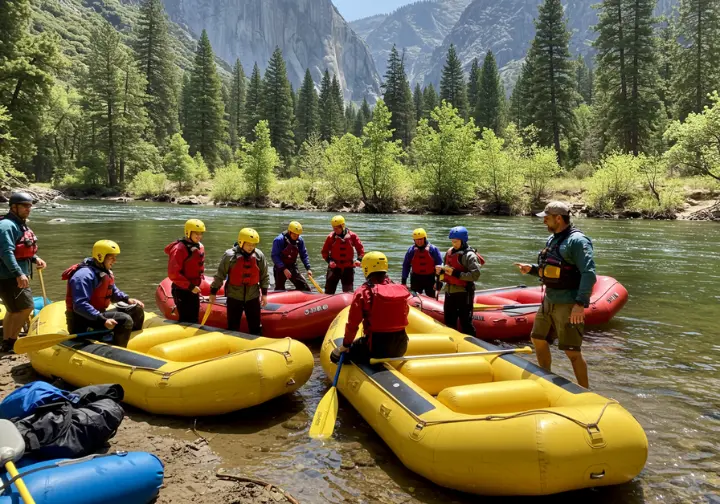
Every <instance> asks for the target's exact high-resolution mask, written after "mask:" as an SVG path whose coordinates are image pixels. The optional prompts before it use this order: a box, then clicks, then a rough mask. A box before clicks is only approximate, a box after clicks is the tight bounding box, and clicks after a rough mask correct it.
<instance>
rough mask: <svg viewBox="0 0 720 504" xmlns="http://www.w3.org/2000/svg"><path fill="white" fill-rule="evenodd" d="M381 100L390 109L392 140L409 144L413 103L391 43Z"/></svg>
mask: <svg viewBox="0 0 720 504" xmlns="http://www.w3.org/2000/svg"><path fill="white" fill-rule="evenodd" d="M383 88H384V95H383V101H384V102H385V105H386V106H387V108H388V110H389V111H390V114H391V116H390V128H391V129H392V131H393V134H392V138H393V140H401V141H402V144H403V146H404V147H405V148H407V147H408V146H409V145H410V142H411V140H412V132H413V131H414V122H415V119H414V117H413V116H414V113H413V111H414V105H413V101H412V93H411V92H410V84H409V83H408V80H407V76H406V75H405V66H404V64H403V60H402V58H400V55H399V54H398V51H397V48H396V47H395V46H394V45H393V48H392V50H391V51H390V57H389V58H388V63H387V71H386V72H385V82H384V83H383Z"/></svg>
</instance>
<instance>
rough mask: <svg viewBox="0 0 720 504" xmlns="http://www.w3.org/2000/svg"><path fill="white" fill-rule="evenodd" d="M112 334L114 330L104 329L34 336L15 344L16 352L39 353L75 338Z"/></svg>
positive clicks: (26, 337) (21, 339)
mask: <svg viewBox="0 0 720 504" xmlns="http://www.w3.org/2000/svg"><path fill="white" fill-rule="evenodd" d="M110 332H112V329H103V330H102V331H89V332H84V333H78V334H36V335H34V336H23V337H22V338H18V340H17V341H16V342H15V347H14V351H15V353H17V354H24V353H29V352H37V351H40V350H42V349H44V348H48V347H51V346H55V345H59V344H60V343H62V342H64V341H68V340H71V339H75V338H84V337H86V336H90V337H96V336H103V335H105V334H108V333H110Z"/></svg>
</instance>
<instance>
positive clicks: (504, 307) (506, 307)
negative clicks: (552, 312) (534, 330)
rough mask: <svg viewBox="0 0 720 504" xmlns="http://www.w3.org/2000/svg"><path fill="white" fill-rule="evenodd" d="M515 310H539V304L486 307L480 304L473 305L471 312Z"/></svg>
mask: <svg viewBox="0 0 720 504" xmlns="http://www.w3.org/2000/svg"><path fill="white" fill-rule="evenodd" d="M516 308H540V303H528V304H509V305H486V304H481V303H475V304H474V305H473V311H482V310H513V309H516Z"/></svg>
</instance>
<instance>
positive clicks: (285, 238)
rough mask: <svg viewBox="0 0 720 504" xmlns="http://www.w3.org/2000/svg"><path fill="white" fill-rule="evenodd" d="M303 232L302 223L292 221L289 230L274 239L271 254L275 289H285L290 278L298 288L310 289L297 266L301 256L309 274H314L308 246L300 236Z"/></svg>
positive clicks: (301, 289) (302, 289)
mask: <svg viewBox="0 0 720 504" xmlns="http://www.w3.org/2000/svg"><path fill="white" fill-rule="evenodd" d="M302 232H303V228H302V225H301V224H300V223H299V222H297V221H292V222H291V223H290V224H288V228H287V231H284V232H282V233H280V234H279V235H278V236H277V238H275V239H274V240H273V245H272V252H271V253H270V256H271V257H272V261H273V274H274V276H275V291H284V290H285V282H286V281H287V280H290V282H292V284H293V285H294V286H295V288H296V289H297V290H300V291H310V286H309V285H308V283H307V281H306V280H305V278H303V276H302V275H301V274H300V272H299V271H298V267H297V259H298V256H299V257H300V260H301V261H302V263H303V266H305V269H306V270H307V274H308V276H312V274H313V273H312V270H311V269H310V258H309V257H308V253H307V248H305V242H304V241H303V239H302V237H301V236H300V235H301V234H302Z"/></svg>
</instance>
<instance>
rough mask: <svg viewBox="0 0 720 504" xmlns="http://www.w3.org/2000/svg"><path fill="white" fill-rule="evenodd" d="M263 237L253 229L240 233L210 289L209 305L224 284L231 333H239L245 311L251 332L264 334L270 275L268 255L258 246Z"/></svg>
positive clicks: (223, 259)
mask: <svg viewBox="0 0 720 504" xmlns="http://www.w3.org/2000/svg"><path fill="white" fill-rule="evenodd" d="M258 243H260V235H259V234H258V232H257V231H255V230H254V229H252V228H243V229H241V230H240V233H238V241H237V243H236V244H235V246H234V247H233V248H231V249H228V250H226V251H225V254H223V257H222V259H220V264H218V269H217V273H215V278H214V279H213V282H212V285H211V286H210V303H212V304H214V303H215V299H216V296H217V292H218V291H219V290H220V287H221V286H222V285H223V284H225V295H226V296H227V323H228V329H229V330H230V331H239V330H240V322H241V321H242V315H243V312H245V318H246V319H247V324H248V332H249V333H250V334H255V335H257V336H260V335H262V320H261V318H260V315H261V313H262V307H264V306H266V305H267V303H268V300H267V294H268V287H269V286H270V275H268V265H267V259H266V258H265V254H263V253H262V251H261V250H260V249H258V248H256V247H257V244H258Z"/></svg>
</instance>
